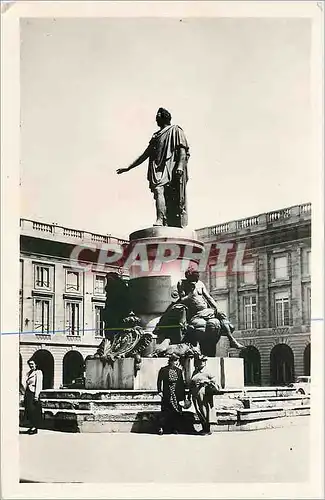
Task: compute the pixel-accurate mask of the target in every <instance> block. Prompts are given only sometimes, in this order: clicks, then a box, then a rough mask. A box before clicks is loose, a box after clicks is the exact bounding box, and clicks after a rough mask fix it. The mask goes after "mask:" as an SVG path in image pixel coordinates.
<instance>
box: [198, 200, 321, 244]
mask: <svg viewBox="0 0 325 500" xmlns="http://www.w3.org/2000/svg"><path fill="white" fill-rule="evenodd" d="M306 216H307V217H310V216H311V203H304V204H302V205H294V206H292V207H288V208H284V209H282V210H275V211H272V212H266V213H263V214H259V215H254V216H252V217H246V218H245V219H238V220H235V221H230V222H226V223H223V224H217V225H215V226H209V227H204V228H200V229H197V230H196V235H197V238H198V239H199V240H203V241H204V240H208V239H211V238H213V237H214V236H217V235H220V234H223V233H233V232H237V231H239V232H240V231H247V230H264V229H267V227H268V225H272V224H274V223H277V224H279V223H280V224H281V222H283V223H284V224H285V223H287V221H288V220H290V218H295V217H298V218H299V217H303V218H306Z"/></svg>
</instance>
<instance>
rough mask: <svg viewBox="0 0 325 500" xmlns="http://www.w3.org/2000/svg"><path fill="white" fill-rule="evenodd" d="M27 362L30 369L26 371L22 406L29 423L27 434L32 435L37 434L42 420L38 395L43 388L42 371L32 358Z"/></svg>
mask: <svg viewBox="0 0 325 500" xmlns="http://www.w3.org/2000/svg"><path fill="white" fill-rule="evenodd" d="M27 363H28V366H29V368H30V370H29V372H28V373H27V379H26V390H25V397H24V406H25V418H26V419H27V420H28V421H29V423H30V425H31V427H30V429H29V430H28V431H27V434H31V435H32V434H37V432H38V429H39V428H40V425H41V421H42V407H41V403H40V400H39V397H40V392H41V391H42V388H43V373H42V371H41V370H38V368H37V366H36V363H35V361H34V360H33V359H32V358H31V359H29V360H28V361H27Z"/></svg>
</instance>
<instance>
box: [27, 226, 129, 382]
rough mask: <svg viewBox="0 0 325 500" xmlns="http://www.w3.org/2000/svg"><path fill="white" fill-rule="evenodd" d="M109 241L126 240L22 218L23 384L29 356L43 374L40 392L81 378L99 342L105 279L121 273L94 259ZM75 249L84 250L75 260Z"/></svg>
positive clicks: (114, 267) (115, 268) (101, 332)
mask: <svg viewBox="0 0 325 500" xmlns="http://www.w3.org/2000/svg"><path fill="white" fill-rule="evenodd" d="M107 243H112V244H114V243H117V244H119V245H123V244H124V243H127V242H126V241H125V240H120V239H118V238H114V237H111V236H104V235H98V234H93V233H88V232H84V231H77V230H75V229H69V228H65V227H60V226H57V225H54V224H43V223H40V222H35V221H30V220H26V219H21V221H20V367H21V377H22V380H24V378H25V374H26V372H27V370H28V365H27V361H28V359H29V358H30V357H31V356H33V357H34V358H35V360H36V362H37V364H38V366H39V367H40V369H42V371H43V374H44V389H46V388H53V387H54V388H58V387H60V386H61V385H63V384H69V383H71V382H72V381H73V380H75V379H76V378H78V377H80V376H82V375H83V372H84V359H85V357H86V356H88V355H90V354H94V352H95V351H96V348H97V346H98V345H99V343H100V341H101V339H102V338H103V322H102V321H101V315H100V312H101V308H103V307H104V303H105V289H104V288H105V275H106V273H107V272H109V271H114V272H121V270H120V269H119V268H117V267H116V266H114V265H113V264H112V265H107V264H106V263H105V262H103V263H102V264H101V263H100V262H98V259H97V258H96V256H97V257H98V253H96V252H94V249H97V250H98V249H100V248H102V246H103V245H105V244H107ZM76 249H77V250H82V252H81V253H80V255H79V258H78V260H77V259H76V261H74V260H73V258H72V257H71V256H72V255H73V254H72V252H73V250H76ZM87 249H89V252H88V254H87ZM83 256H84V257H83ZM81 259H84V260H81ZM91 262H92V263H95V264H96V265H95V266H93V267H92V268H88V269H87V268H86V267H85V266H84V264H89V263H91Z"/></svg>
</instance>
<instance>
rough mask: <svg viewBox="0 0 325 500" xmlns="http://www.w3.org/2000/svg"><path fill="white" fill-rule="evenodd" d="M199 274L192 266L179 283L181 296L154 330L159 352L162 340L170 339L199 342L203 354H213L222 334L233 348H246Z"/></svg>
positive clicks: (175, 341)
mask: <svg viewBox="0 0 325 500" xmlns="http://www.w3.org/2000/svg"><path fill="white" fill-rule="evenodd" d="M199 276H200V275H199V272H198V271H195V270H193V269H189V270H188V271H186V273H185V278H186V279H185V280H181V281H180V282H179V283H178V285H177V289H178V294H179V299H178V300H177V301H176V302H175V303H173V304H171V305H170V306H169V307H168V308H167V310H166V312H165V313H164V314H163V316H162V317H161V319H160V321H159V323H158V325H157V326H156V329H155V331H154V333H155V334H157V342H158V345H157V347H156V352H157V351H158V352H159V351H161V348H160V345H161V343H162V345H164V344H163V343H164V342H165V340H166V338H169V339H171V341H172V342H173V343H175V344H181V343H182V344H183V343H184V344H187V345H191V346H193V347H197V346H198V345H199V346H200V350H201V352H202V354H204V355H206V356H212V357H213V356H215V346H216V344H217V343H218V342H219V340H220V337H221V336H222V335H224V336H226V337H228V339H229V341H230V347H234V348H236V349H242V348H243V346H242V345H241V344H240V343H239V342H238V341H237V340H236V339H235V338H234V336H233V332H234V327H233V325H232V324H231V323H230V322H229V320H228V319H227V317H226V315H225V314H224V313H223V312H221V311H218V307H217V303H216V302H215V300H214V299H213V297H211V295H210V294H209V292H208V291H207V289H206V287H205V285H204V283H203V282H202V281H200V280H199ZM169 351H170V348H169ZM154 355H155V353H154Z"/></svg>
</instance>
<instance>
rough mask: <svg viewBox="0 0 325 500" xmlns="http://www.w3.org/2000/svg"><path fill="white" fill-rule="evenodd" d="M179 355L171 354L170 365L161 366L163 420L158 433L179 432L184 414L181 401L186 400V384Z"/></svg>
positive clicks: (159, 380) (159, 388)
mask: <svg viewBox="0 0 325 500" xmlns="http://www.w3.org/2000/svg"><path fill="white" fill-rule="evenodd" d="M178 361H179V356H178V355H177V354H171V355H170V356H169V359H168V365H167V366H163V367H162V368H160V370H159V373H158V379H157V390H158V394H159V395H160V397H161V420H160V428H159V431H158V434H163V433H173V432H175V433H177V432H178V431H179V430H180V420H181V414H182V406H181V405H180V402H181V401H185V384H184V378H183V372H182V370H181V369H180V368H179V367H178V366H177V364H178Z"/></svg>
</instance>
